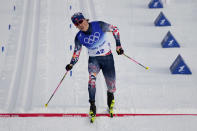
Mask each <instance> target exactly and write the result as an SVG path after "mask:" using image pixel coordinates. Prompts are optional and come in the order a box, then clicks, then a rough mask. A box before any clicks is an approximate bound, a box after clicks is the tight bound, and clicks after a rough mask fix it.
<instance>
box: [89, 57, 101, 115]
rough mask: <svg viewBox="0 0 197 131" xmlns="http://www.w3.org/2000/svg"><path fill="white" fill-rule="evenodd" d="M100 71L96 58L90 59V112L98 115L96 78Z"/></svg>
mask: <svg viewBox="0 0 197 131" xmlns="http://www.w3.org/2000/svg"><path fill="white" fill-rule="evenodd" d="M99 71H100V67H99V65H98V62H97V60H96V58H92V57H90V58H89V62H88V72H89V82H88V92H89V102H90V112H93V114H96V106H95V94H96V76H97V74H98V73H99Z"/></svg>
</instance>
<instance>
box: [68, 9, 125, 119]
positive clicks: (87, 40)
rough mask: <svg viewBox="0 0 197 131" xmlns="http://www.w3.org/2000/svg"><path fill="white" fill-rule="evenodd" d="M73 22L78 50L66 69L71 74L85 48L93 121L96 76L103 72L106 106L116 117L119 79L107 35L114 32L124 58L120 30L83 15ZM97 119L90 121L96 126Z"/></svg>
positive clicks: (77, 16)
mask: <svg viewBox="0 0 197 131" xmlns="http://www.w3.org/2000/svg"><path fill="white" fill-rule="evenodd" d="M71 20H72V22H73V24H74V25H75V26H76V27H77V28H78V29H79V32H78V33H77V35H76V37H75V48H74V53H73V56H72V59H71V62H70V64H68V65H67V66H66V70H67V71H70V70H71V69H72V68H73V66H74V65H75V64H76V63H77V61H78V59H79V55H80V52H81V49H82V46H85V47H86V48H87V49H88V54H89V60H88V72H89V82H88V91H89V102H90V115H91V116H92V118H94V117H95V116H96V105H95V93H96V76H97V74H98V73H99V71H100V70H102V72H103V75H104V78H105V82H106V84H107V89H108V90H107V104H108V107H109V111H110V115H111V117H113V107H114V102H115V100H114V92H115V91H116V75H115V67H114V59H113V55H112V52H111V49H110V42H109V41H107V39H106V37H107V36H106V33H107V32H112V33H113V36H114V38H115V41H116V51H117V53H118V55H122V54H123V53H124V50H123V49H122V47H121V43H120V35H119V31H118V28H117V27H116V26H113V25H111V24H107V23H105V22H102V21H93V22H89V20H88V19H85V18H84V16H83V14H82V13H80V12H78V13H75V14H74V15H73V16H72V17H71ZM93 121H94V119H92V120H91V122H93Z"/></svg>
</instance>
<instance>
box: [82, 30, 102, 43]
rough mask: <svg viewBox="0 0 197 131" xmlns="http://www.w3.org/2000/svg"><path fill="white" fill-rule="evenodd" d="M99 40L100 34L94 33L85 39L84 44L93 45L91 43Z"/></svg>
mask: <svg viewBox="0 0 197 131" xmlns="http://www.w3.org/2000/svg"><path fill="white" fill-rule="evenodd" d="M99 39H100V33H99V32H95V33H94V34H93V35H90V36H89V37H85V38H84V42H85V43H87V44H93V43H95V42H97V41H99Z"/></svg>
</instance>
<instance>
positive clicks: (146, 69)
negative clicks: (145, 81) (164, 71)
mask: <svg viewBox="0 0 197 131" xmlns="http://www.w3.org/2000/svg"><path fill="white" fill-rule="evenodd" d="M123 55H124V56H125V57H127V58H129V59H130V60H132V61H133V62H135V63H136V64H138V65H140V66H142V67H143V68H145V69H146V70H148V69H149V67H145V66H144V65H142V64H141V63H139V62H137V61H136V60H134V59H132V58H131V57H129V56H127V55H125V54H123Z"/></svg>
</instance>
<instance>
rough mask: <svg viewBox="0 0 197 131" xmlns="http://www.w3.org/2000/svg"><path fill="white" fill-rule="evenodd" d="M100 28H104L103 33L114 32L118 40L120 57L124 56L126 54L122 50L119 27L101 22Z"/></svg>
mask: <svg viewBox="0 0 197 131" xmlns="http://www.w3.org/2000/svg"><path fill="white" fill-rule="evenodd" d="M99 23H100V26H101V28H102V31H103V32H112V33H113V36H114V39H115V40H116V51H117V53H118V55H122V54H123V53H124V50H123V49H122V46H121V43H120V33H119V30H118V27H117V26H113V25H111V24H108V23H105V22H102V21H99Z"/></svg>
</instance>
